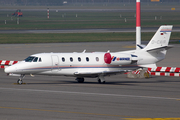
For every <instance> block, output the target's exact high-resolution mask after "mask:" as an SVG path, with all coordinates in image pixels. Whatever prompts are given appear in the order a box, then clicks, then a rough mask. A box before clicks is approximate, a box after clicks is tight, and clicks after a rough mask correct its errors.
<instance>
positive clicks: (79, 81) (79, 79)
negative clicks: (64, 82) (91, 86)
mask: <svg viewBox="0 0 180 120" xmlns="http://www.w3.org/2000/svg"><path fill="white" fill-rule="evenodd" d="M76 80H77V81H78V83H83V82H84V78H76Z"/></svg>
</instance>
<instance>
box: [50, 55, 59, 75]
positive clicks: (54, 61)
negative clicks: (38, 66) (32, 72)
mask: <svg viewBox="0 0 180 120" xmlns="http://www.w3.org/2000/svg"><path fill="white" fill-rule="evenodd" d="M51 59H52V68H51V70H52V71H54V72H58V71H59V58H58V56H57V55H52V56H51Z"/></svg>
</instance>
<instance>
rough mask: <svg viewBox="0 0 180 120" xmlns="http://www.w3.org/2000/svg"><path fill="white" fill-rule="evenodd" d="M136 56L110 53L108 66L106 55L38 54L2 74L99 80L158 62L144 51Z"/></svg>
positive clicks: (134, 54)
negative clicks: (94, 78) (101, 76)
mask: <svg viewBox="0 0 180 120" xmlns="http://www.w3.org/2000/svg"><path fill="white" fill-rule="evenodd" d="M139 53H140V54H139ZM139 53H138V51H137V50H134V51H124V52H114V53H109V54H110V55H111V63H108V64H107V63H106V62H105V54H106V52H92V53H75V52H74V53H39V54H34V55H31V56H30V58H28V59H25V60H24V61H21V62H19V63H17V64H14V65H12V66H10V67H8V68H6V69H5V72H6V73H13V74H21V75H22V74H23V75H26V74H32V75H36V74H39V75H64V76H75V77H78V76H81V77H98V76H99V75H100V74H103V73H113V72H114V73H116V72H120V71H124V70H135V69H137V68H138V67H139V66H138V65H143V64H153V63H155V62H157V61H159V60H158V59H157V58H155V57H153V56H152V55H149V53H147V52H145V51H144V52H143V50H141V52H139ZM147 59H148V60H147ZM104 75H105V74H104Z"/></svg>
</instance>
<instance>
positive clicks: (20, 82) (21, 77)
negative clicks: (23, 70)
mask: <svg viewBox="0 0 180 120" xmlns="http://www.w3.org/2000/svg"><path fill="white" fill-rule="evenodd" d="M24 77H25V75H21V76H20V77H19V79H18V81H17V84H19V85H21V84H23V81H22V79H23V78H24Z"/></svg>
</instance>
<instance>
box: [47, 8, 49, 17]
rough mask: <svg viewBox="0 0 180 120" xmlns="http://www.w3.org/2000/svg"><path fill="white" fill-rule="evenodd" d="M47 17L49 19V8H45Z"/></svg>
mask: <svg viewBox="0 0 180 120" xmlns="http://www.w3.org/2000/svg"><path fill="white" fill-rule="evenodd" d="M47 18H48V19H49V8H47Z"/></svg>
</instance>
